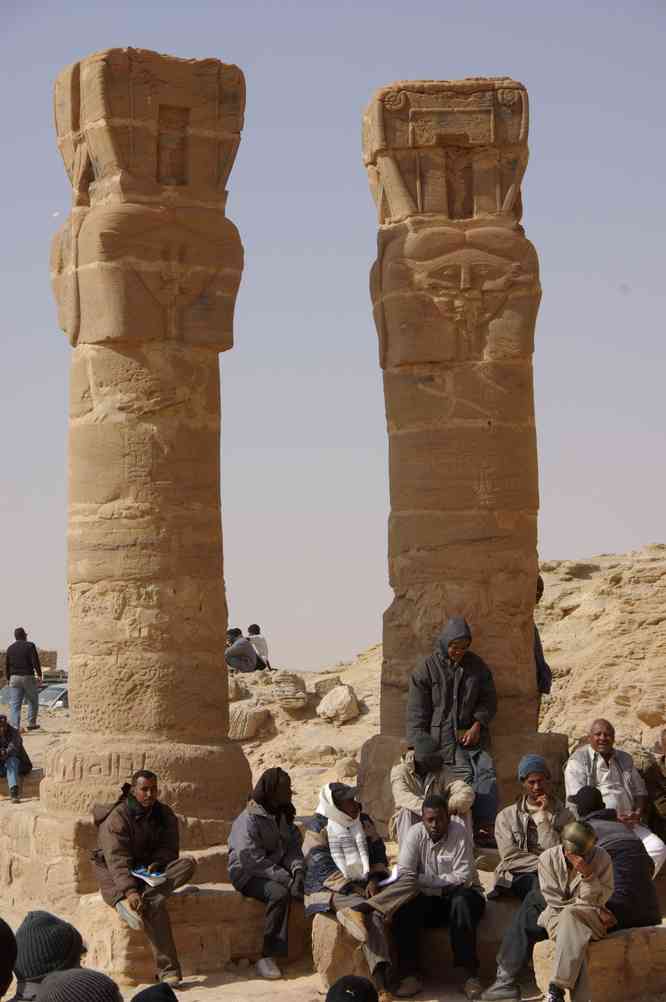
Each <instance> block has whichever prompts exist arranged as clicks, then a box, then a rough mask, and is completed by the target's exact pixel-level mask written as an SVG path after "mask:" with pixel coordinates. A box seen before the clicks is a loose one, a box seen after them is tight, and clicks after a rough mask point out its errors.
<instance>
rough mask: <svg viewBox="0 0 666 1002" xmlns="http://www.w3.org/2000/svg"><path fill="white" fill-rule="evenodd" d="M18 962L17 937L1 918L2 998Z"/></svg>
mask: <svg viewBox="0 0 666 1002" xmlns="http://www.w3.org/2000/svg"><path fill="white" fill-rule="evenodd" d="M15 962H16V939H15V938H14V933H13V932H12V930H11V929H10V928H9V926H8V925H7V923H6V922H5V921H4V920H3V919H0V998H2V996H3V995H4V994H5V992H6V991H7V989H8V988H9V986H10V985H11V983H12V978H13V977H14V963H15Z"/></svg>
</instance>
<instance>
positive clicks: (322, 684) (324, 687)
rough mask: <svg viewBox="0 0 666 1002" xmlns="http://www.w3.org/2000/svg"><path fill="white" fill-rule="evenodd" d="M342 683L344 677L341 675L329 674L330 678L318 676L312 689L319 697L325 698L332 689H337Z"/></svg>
mask: <svg viewBox="0 0 666 1002" xmlns="http://www.w3.org/2000/svg"><path fill="white" fill-rule="evenodd" d="M341 684H342V679H341V678H340V676H339V675H329V677H328V678H318V679H317V680H316V682H315V683H314V685H313V686H312V691H313V693H314V694H315V696H318V697H319V699H323V698H324V696H325V695H327V693H329V692H330V691H331V689H335V688H336V687H337V686H338V685H341Z"/></svg>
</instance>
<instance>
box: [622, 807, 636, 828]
mask: <svg viewBox="0 0 666 1002" xmlns="http://www.w3.org/2000/svg"><path fill="white" fill-rule="evenodd" d="M618 821H621V822H622V824H623V825H626V826H627V828H633V827H634V826H635V825H639V824H640V823H641V816H640V813H639V811H631V812H630V813H629V814H618Z"/></svg>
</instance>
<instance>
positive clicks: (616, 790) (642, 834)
mask: <svg viewBox="0 0 666 1002" xmlns="http://www.w3.org/2000/svg"><path fill="white" fill-rule="evenodd" d="M614 745H615V728H614V727H613V725H612V724H611V723H609V721H608V720H595V721H594V723H593V724H592V726H591V727H590V733H589V735H588V744H586V745H584V746H583V747H582V748H579V749H578V750H577V751H575V752H574V753H573V755H572V756H571V758H570V759H569V761H568V762H567V764H566V767H565V769H564V784H565V787H566V792H567V800H569V799H570V798H571V797H573V796H575V795H576V794H577V793H578V791H579V790H580V789H581V788H582V787H583V786H592V787H595V788H596V789H598V790H599V791H600V793H601V796H602V797H603V801H604V804H605V805H606V807H607V808H609V809H612V810H614V811H616V812H617V817H618V820H619V821H622V822H623V823H624V824H626V825H628V826H629V827H631V828H632V830H633V831H634V833H635V834H636V835H638V837H639V839H640V840H641V842H642V843H643V845H644V846H645V849H646V851H647V853H648V855H649V856H650V857H651V859H652V862H653V863H654V876H655V877H656V876H657V874H658V873H659V870H660V869H661V867H662V866H663V864H664V862H665V861H666V845H664V843H663V842H662V840H661V839H660V838H659V836H658V835H655V834H654V832H651V831H650V829H649V828H648V826H647V823H646V816H647V811H648V796H647V789H646V786H645V783H644V782H643V779H642V777H641V775H640V773H639V772H638V769H636V767H635V765H634V760H633V759H632V757H631V755H629V754H627V752H623V751H620V750H619V749H617V748H615V747H614Z"/></svg>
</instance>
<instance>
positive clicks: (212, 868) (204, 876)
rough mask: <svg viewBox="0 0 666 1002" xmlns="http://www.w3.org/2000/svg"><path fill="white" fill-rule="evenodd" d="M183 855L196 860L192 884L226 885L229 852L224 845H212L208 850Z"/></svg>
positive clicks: (195, 850) (197, 850)
mask: <svg viewBox="0 0 666 1002" xmlns="http://www.w3.org/2000/svg"><path fill="white" fill-rule="evenodd" d="M184 855H187V856H190V857H191V858H192V859H194V860H196V864H197V868H196V870H195V871H194V877H193V879H192V883H193V884H228V883H229V850H228V848H227V846H226V845H214V846H211V847H210V848H209V849H192V850H190V851H188V852H186V853H185V854H184Z"/></svg>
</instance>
